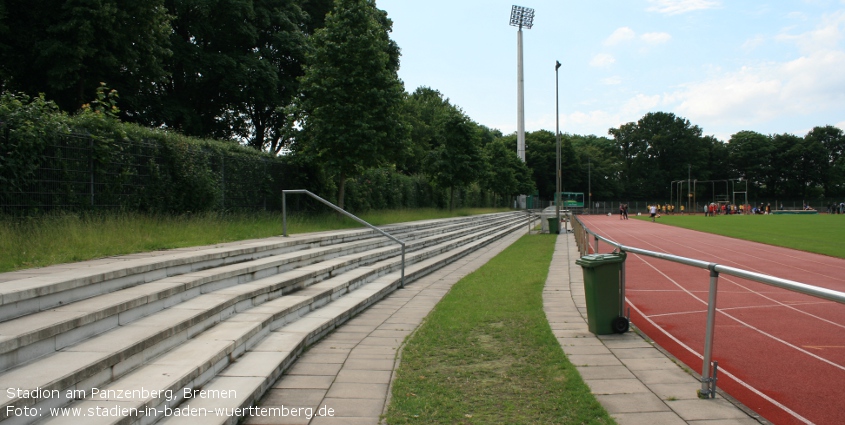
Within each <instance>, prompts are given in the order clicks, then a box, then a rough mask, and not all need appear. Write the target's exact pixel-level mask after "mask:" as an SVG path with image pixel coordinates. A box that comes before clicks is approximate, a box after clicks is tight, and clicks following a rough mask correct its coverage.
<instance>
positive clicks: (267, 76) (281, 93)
mask: <svg viewBox="0 0 845 425" xmlns="http://www.w3.org/2000/svg"><path fill="white" fill-rule="evenodd" d="M166 4H167V7H168V9H169V10H170V12H171V13H172V14H173V20H172V31H171V34H170V41H171V45H172V49H173V52H174V54H173V56H172V57H171V58H170V59H169V60H168V61H167V63H166V67H167V70H168V71H169V74H170V75H169V78H168V81H167V83H166V84H161V85H159V86H158V91H157V92H156V93H155V98H154V99H149V101H148V102H147V103H146V106H147V107H146V108H144V109H143V110H139V111H138V112H137V114H136V115H135V116H132V117H131V118H132V119H133V120H135V121H138V122H142V123H144V124H147V125H150V126H166V127H170V128H173V129H176V130H178V131H180V132H182V133H185V134H189V135H192V136H198V137H213V138H218V139H229V140H239V141H242V142H244V143H245V144H247V145H249V146H251V147H253V148H255V149H258V150H268V151H270V152H272V153H278V152H279V151H280V150H281V149H282V147H284V146H285V145H286V144H288V143H289V142H290V140H291V139H292V138H293V135H294V134H295V131H294V130H293V129H294V124H293V123H294V120H295V116H294V114H293V113H292V108H291V106H290V105H291V103H292V101H293V99H294V98H295V96H296V95H297V94H298V93H299V87H298V80H297V79H298V78H299V77H300V76H301V75H302V63H303V61H304V57H305V51H306V48H307V36H306V34H305V23H306V21H307V19H308V17H307V15H306V14H305V13H304V12H303V11H302V10H301V9H300V8H299V6H298V4H297V3H296V2H291V1H289V0H166Z"/></svg>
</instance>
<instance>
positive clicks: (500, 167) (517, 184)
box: [482, 132, 535, 205]
mask: <svg viewBox="0 0 845 425" xmlns="http://www.w3.org/2000/svg"><path fill="white" fill-rule="evenodd" d="M482 134H483V132H482ZM483 154H484V161H485V162H486V163H487V173H486V175H485V176H484V178H483V179H482V180H483V181H482V184H483V186H484V188H485V189H487V190H489V191H491V192H493V193H494V194H495V195H498V196H501V197H503V198H507V197H510V196H515V195H519V194H525V193H532V192H534V190H535V189H534V188H535V186H534V181H533V179H532V178H531V170H530V169H529V168H528V166H527V165H525V163H524V162H522V160H521V159H519V156H517V154H516V151H515V150H513V149H511V148H510V146H509V145H508V144H507V143H506V142H505V141H504V140H502V139H498V140H493V141H490V142H489V143H487V145H486V146H484V150H483ZM494 204H497V205H498V204H499V203H497V202H495V200H494Z"/></svg>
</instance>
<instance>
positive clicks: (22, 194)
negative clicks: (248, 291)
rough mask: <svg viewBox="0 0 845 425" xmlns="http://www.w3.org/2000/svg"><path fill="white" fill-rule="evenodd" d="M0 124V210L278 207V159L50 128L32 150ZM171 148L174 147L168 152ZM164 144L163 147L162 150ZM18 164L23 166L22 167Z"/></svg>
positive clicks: (281, 170)
mask: <svg viewBox="0 0 845 425" xmlns="http://www.w3.org/2000/svg"><path fill="white" fill-rule="evenodd" d="M19 144H20V143H19V141H16V140H14V136H10V133H9V131H7V130H6V131H4V129H0V152H2V153H3V156H5V157H4V158H3V159H2V161H0V179H1V180H0V182H2V183H3V184H2V189H0V212H3V213H6V214H13V215H14V214H30V213H38V212H47V211H52V210H100V209H125V210H133V211H167V212H179V213H184V212H196V211H203V210H241V209H247V210H267V209H272V210H276V209H280V208H281V205H280V203H281V190H282V187H281V185H282V183H283V182H284V181H285V177H286V173H287V172H289V171H292V172H294V173H295V171H294V170H290V167H289V166H288V165H287V164H285V163H283V162H282V161H277V160H272V159H268V158H265V157H261V156H258V155H249V154H246V153H240V152H238V151H236V150H232V151H227V150H216V151H215V150H212V149H208V148H205V147H203V146H193V145H185V146H179V147H174V146H164V145H163V144H161V143H159V142H156V141H132V140H123V141H121V142H114V141H106V140H101V139H98V138H97V137H95V136H90V135H80V134H57V135H55V136H54V137H51V138H50V139H49V140H47V141H45V142H43V143H41V144H40V145H39V148H38V151H37V154H36V155H33V153H32V151H23V150H20V149H17V147H18V145H19ZM174 150H180V152H178V155H174V154H173V151H174ZM168 151H169V152H168ZM22 170H23V171H22Z"/></svg>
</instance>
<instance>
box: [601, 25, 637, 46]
mask: <svg viewBox="0 0 845 425" xmlns="http://www.w3.org/2000/svg"><path fill="white" fill-rule="evenodd" d="M636 36H637V33H635V32H634V30H632V29H631V28H628V27H621V28H617V29H616V31H613V34H610V37H607V39H606V40H604V45H605V46H615V45H617V44H620V43H622V42H625V41H629V40H633V39H634V38H636Z"/></svg>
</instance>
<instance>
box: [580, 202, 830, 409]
mask: <svg viewBox="0 0 845 425" xmlns="http://www.w3.org/2000/svg"><path fill="white" fill-rule="evenodd" d="M572 225H573V226H572V227H573V228H574V229H575V240H576V243H577V244H578V249H579V253H580V254H581V255H582V256H584V255H586V254H587V253H588V252H589V249H590V248H591V246H590V240H589V236H590V235H592V236H593V240H594V242H595V247H592V248H593V252H596V253H598V252H599V241H600V240H601V241H604V242H605V243H607V244H609V245H611V246H613V247H615V248H616V249H618V250H619V251H620V252H630V253H634V254H639V255H643V256H647V257H652V258H658V259H661V260H667V261H671V262H674V263H679V264H684V265H687V266H692V267H697V268H700V269H706V270H709V271H710V290H709V294H708V301H707V330H706V333H705V336H704V356H703V357H704V359H703V360H704V362H703V365H702V367H701V389H699V390H698V396H699V397H700V398H713V397H715V395H716V373H717V370H718V366H719V365H718V363H717V362H711V360H712V354H713V332H714V330H715V329H714V324H715V320H716V293H717V288H718V285H719V275H720V274H722V273H724V274H726V275H729V276H734V277H738V278H742V279H747V280H752V281H754V282H759V283H762V284H765V285H770V286H775V287H778V288H782V289H786V290H789V291H793V292H799V293H802V294H805V295H810V296H812V297H816V298H822V299H825V300H829V301H834V302H837V303H840V304H845V292H839V291H834V290H832V289H827V288H821V287H818V286H813V285H808V284H806V283H801V282H796V281H793V280H788V279H782V278H779V277H774V276H769V275H765V274H762V273H756V272H750V271H747V270H742V269H738V268H735V267H729V266H723V265H721V264H716V263H710V262H707V261H701V260H696V259H693V258H687V257H681V256H677V255H672V254H665V253H661V252H654V251H648V250H645V249H640V248H635V247H630V246H625V245H622V244H620V243H617V242H615V241H612V240H610V239H608V238H605V237H603V236H600V235H598V234H597V233H595V232H593V231H592V230H590V229H588V228H587V227H586V226H584V224H583V223H581V220H580V219H578V218H577V217H575V220H573V221H572ZM622 275H623V276H624V275H625V265H624V263H623V265H622ZM711 363H712V365H711ZM711 366H712V373H711Z"/></svg>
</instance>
